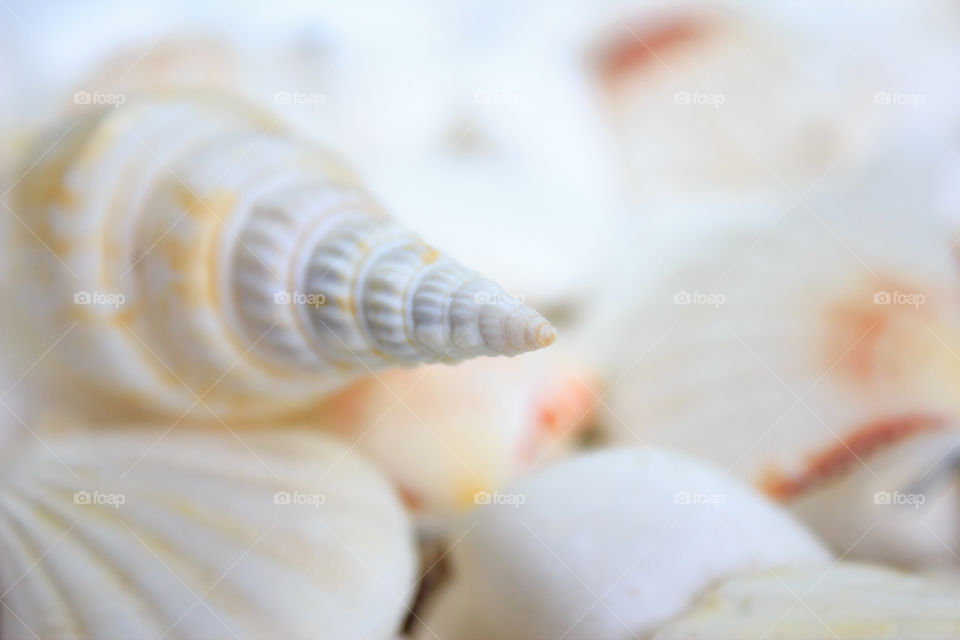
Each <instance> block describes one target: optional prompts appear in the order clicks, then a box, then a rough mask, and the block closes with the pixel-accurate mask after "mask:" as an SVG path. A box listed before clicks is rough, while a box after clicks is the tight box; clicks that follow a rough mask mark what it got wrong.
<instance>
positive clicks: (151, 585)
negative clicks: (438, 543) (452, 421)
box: [0, 428, 415, 640]
mask: <svg viewBox="0 0 960 640" xmlns="http://www.w3.org/2000/svg"><path fill="white" fill-rule="evenodd" d="M21 444H23V446H22V447H20V448H16V447H14V448H12V449H8V450H7V452H6V456H7V458H6V461H5V463H4V467H3V471H2V473H0V576H2V589H3V593H4V598H3V602H4V611H3V614H2V616H0V618H2V625H3V626H2V633H3V637H4V638H10V639H11V640H13V639H18V638H37V637H40V638H44V639H50V640H55V639H56V640H73V639H76V638H87V639H90V640H96V639H104V640H107V639H110V640H113V639H114V638H159V637H166V638H238V637H239V638H263V637H283V638H311V639H314V638H319V637H323V638H332V639H333V638H336V639H342V640H352V639H355V638H390V637H392V636H393V634H394V633H396V631H397V629H398V627H399V624H400V623H401V621H402V618H403V616H404V615H405V612H406V607H407V604H408V602H409V600H410V598H411V597H412V588H413V577H414V576H413V572H414V567H415V550H414V543H413V539H412V530H411V527H410V523H409V520H408V518H407V516H406V515H405V513H404V511H403V508H402V506H401V505H400V503H399V501H398V499H397V498H396V496H395V494H394V492H393V491H392V489H391V488H390V487H389V485H388V484H387V482H386V481H385V480H384V479H383V478H382V476H380V475H379V474H378V473H376V472H375V471H374V470H373V469H372V468H370V467H369V466H368V465H367V464H366V463H365V462H363V461H362V460H360V459H359V458H358V457H357V456H355V455H353V454H351V453H350V452H349V451H348V450H347V449H346V448H345V447H344V446H343V445H342V444H340V443H339V442H337V441H335V440H332V439H328V438H323V437H318V436H316V435H308V434H306V433H297V432H293V431H276V430H270V431H269V432H268V433H264V432H243V433H239V434H236V435H234V434H229V433H226V432H219V433H206V432H203V431H200V430H196V429H188V430H176V429H174V430H170V431H167V430H164V429H149V428H137V429H130V430H117V431H96V432H89V433H83V434H76V435H70V434H63V435H56V434H49V433H42V434H40V437H39V438H38V439H33V438H27V439H26V441H25V442H22V443H21Z"/></svg>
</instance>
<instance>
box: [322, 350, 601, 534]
mask: <svg viewBox="0 0 960 640" xmlns="http://www.w3.org/2000/svg"><path fill="white" fill-rule="evenodd" d="M598 393H599V389H598V388H597V383H596V382H595V376H594V375H593V374H592V372H590V371H589V370H588V369H587V368H586V367H583V366H576V365H575V364H569V363H567V362H563V363H561V362H559V361H558V360H556V359H555V356H554V353H553V352H552V350H551V351H543V352H539V353H536V354H530V355H529V356H527V357H524V358H512V359H510V358H494V359H479V360H473V361H470V362H464V363H461V364H459V365H457V366H456V367H452V368H451V367H443V366H439V365H427V366H424V367H419V368H416V369H411V370H398V371H389V372H384V373H381V374H378V375H377V376H375V377H370V378H367V379H364V380H363V381H361V382H358V383H357V384H355V385H353V386H352V387H349V388H348V389H347V390H345V391H343V392H341V393H340V394H337V395H336V396H334V397H333V398H332V399H331V400H329V401H328V403H326V404H325V405H324V406H323V407H322V408H321V411H320V413H319V414H318V417H317V421H318V422H320V423H322V424H323V425H324V428H326V429H330V430H334V431H336V432H337V433H338V434H339V435H341V436H342V437H343V438H344V439H347V440H350V441H352V442H356V443H357V446H358V449H360V450H361V451H364V452H365V453H367V454H368V455H369V456H370V457H371V458H372V459H374V460H375V461H376V462H377V464H378V465H379V466H380V467H381V468H382V469H384V470H385V471H386V472H387V474H388V475H389V476H390V477H391V478H392V479H393V481H394V483H395V484H396V485H397V486H398V487H399V488H400V489H401V491H402V492H403V495H404V496H405V497H406V498H407V500H408V503H409V504H410V506H411V507H413V508H414V509H415V510H416V511H418V512H419V513H421V514H427V515H449V514H452V513H457V512H459V511H460V510H462V509H464V508H466V507H472V506H474V505H475V504H477V501H478V500H481V501H482V500H483V499H484V498H485V497H486V496H487V495H490V493H491V492H493V491H496V490H498V489H501V488H503V487H504V486H505V485H507V484H508V483H509V482H511V481H513V480H515V479H516V478H518V477H520V476H521V475H523V474H525V473H527V472H528V471H529V470H530V469H532V468H535V467H537V466H538V465H540V464H542V463H544V462H545V461H547V460H552V459H555V458H557V457H558V456H560V455H563V454H567V453H569V452H570V451H571V449H572V446H573V444H574V443H575V442H576V437H577V436H578V435H580V434H581V433H582V432H583V430H584V429H585V428H587V427H589V426H591V422H592V420H591V418H592V415H593V406H594V404H595V402H596V400H597V397H598Z"/></svg>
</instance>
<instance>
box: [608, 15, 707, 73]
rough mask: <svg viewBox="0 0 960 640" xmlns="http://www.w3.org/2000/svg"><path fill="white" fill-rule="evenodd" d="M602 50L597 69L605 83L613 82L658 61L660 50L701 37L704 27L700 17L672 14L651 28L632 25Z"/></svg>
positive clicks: (672, 47)
mask: <svg viewBox="0 0 960 640" xmlns="http://www.w3.org/2000/svg"><path fill="white" fill-rule="evenodd" d="M632 31H633V33H638V34H639V35H638V36H635V35H633V33H630V34H628V35H627V36H626V37H623V38H620V39H618V40H616V41H615V42H614V43H613V44H611V45H610V46H608V47H607V48H605V49H604V50H603V51H601V53H600V55H599V56H598V62H597V69H598V71H599V73H600V76H601V77H602V78H603V79H604V80H605V81H606V82H608V83H610V84H612V85H616V84H618V83H619V82H620V80H621V79H622V78H623V77H624V76H625V75H626V74H627V73H629V72H631V71H635V70H637V69H642V68H643V67H645V66H647V65H651V64H654V63H658V62H659V61H658V58H659V57H661V55H662V54H664V53H666V52H668V51H670V50H671V49H676V48H677V47H680V46H683V45H685V44H687V43H690V42H692V41H694V40H697V39H698V38H700V37H702V36H703V34H704V33H706V28H705V25H704V24H703V22H702V21H701V20H700V19H693V18H690V17H681V18H673V19H671V20H669V21H665V22H662V23H660V24H659V25H657V26H655V27H653V28H646V29H639V30H638V29H633V30H632Z"/></svg>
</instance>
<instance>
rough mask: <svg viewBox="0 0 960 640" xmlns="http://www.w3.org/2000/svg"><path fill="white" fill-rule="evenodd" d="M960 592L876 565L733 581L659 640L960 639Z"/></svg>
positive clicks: (760, 575) (757, 575)
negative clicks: (765, 639) (747, 639)
mask: <svg viewBox="0 0 960 640" xmlns="http://www.w3.org/2000/svg"><path fill="white" fill-rule="evenodd" d="M958 600H960V589H958V588H957V586H956V585H950V584H948V583H942V582H937V581H935V580H926V579H923V578H919V577H915V576H911V575H907V574H902V573H899V572H895V571H891V570H889V569H882V568H879V567H873V566H870V565H859V564H848V563H840V564H836V565H832V566H830V567H827V568H809V567H804V568H790V569H778V570H775V571H772V572H764V573H753V574H747V575H744V576H737V577H735V578H731V579H730V580H727V581H725V582H723V583H721V584H720V586H718V587H717V588H715V589H713V590H711V591H710V592H709V593H708V594H706V595H705V596H703V597H702V598H701V599H700V600H699V601H698V602H697V604H696V606H694V607H692V608H691V609H690V610H688V611H687V612H685V613H684V614H683V615H681V616H680V617H679V618H678V619H677V620H675V621H672V622H669V623H667V624H666V625H665V626H664V627H663V628H662V629H660V630H659V631H658V632H657V633H656V634H655V635H654V636H653V640H743V639H744V638H778V639H780V640H807V639H809V638H842V639H843V640H894V639H899V638H903V639H906V638H909V639H910V640H943V639H945V638H956V637H958V636H960V609H958V608H957V602H958Z"/></svg>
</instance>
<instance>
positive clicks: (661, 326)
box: [590, 143, 960, 562]
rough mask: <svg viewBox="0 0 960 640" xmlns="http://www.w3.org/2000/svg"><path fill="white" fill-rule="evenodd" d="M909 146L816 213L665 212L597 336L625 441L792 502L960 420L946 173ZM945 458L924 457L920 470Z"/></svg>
mask: <svg viewBox="0 0 960 640" xmlns="http://www.w3.org/2000/svg"><path fill="white" fill-rule="evenodd" d="M898 145H899V143H898ZM898 145H894V146H893V147H892V148H890V149H888V151H887V153H886V154H885V156H886V157H888V158H891V159H892V160H891V161H890V162H889V163H888V164H887V165H885V166H878V167H872V168H869V169H868V170H864V173H863V175H862V176H860V177H858V178H857V179H855V180H851V181H850V182H842V183H840V184H838V185H837V186H836V187H832V188H831V189H830V190H827V191H825V192H823V193H817V194H814V195H812V196H808V199H807V204H808V206H809V209H808V208H807V207H804V206H802V205H801V206H799V207H798V208H797V209H795V210H792V211H791V210H785V211H783V212H782V213H781V214H780V215H779V216H776V215H774V216H771V215H770V214H771V213H773V212H771V211H770V210H760V211H756V212H739V213H738V212H729V211H714V212H712V215H704V212H698V211H695V212H676V215H674V216H672V217H670V218H668V217H666V216H664V217H661V219H660V220H657V221H651V223H650V225H649V226H648V228H647V233H645V235H644V240H645V245H644V246H643V247H635V248H634V249H635V250H634V252H633V254H632V255H633V260H634V264H633V265H632V267H631V268H628V269H625V273H624V275H623V277H622V279H620V280H617V281H616V282H614V283H613V284H612V285H611V287H610V289H609V293H608V295H609V298H608V303H607V305H608V306H607V308H608V311H609V313H608V314H607V317H606V320H604V321H599V322H598V324H597V326H595V327H593V328H592V329H591V332H590V333H591V336H592V339H593V340H594V342H593V345H594V346H595V347H596V346H599V345H601V344H603V345H605V346H604V347H603V348H602V349H600V350H601V351H603V352H604V353H606V354H607V356H608V360H607V362H606V368H605V369H604V371H605V374H606V376H607V377H608V379H609V380H611V381H615V382H614V383H613V385H612V388H611V389H610V392H609V396H608V401H607V405H608V406H609V409H610V410H609V412H607V414H606V420H605V427H607V429H608V432H609V433H610V434H611V436H612V438H613V439H614V440H616V441H618V442H625V443H626V442H642V443H649V444H660V445H663V446H669V447H674V448H677V449H680V450H683V451H686V452H689V453H691V454H694V455H697V456H701V457H703V458H704V459H707V460H711V461H713V462H715V463H717V464H718V465H720V466H722V467H723V468H725V469H729V470H730V471H731V472H732V473H735V474H736V475H738V476H740V477H742V478H744V479H746V480H748V481H749V482H751V483H754V484H756V485H758V486H760V487H762V488H764V489H765V490H767V491H768V492H769V493H770V494H771V495H774V496H777V497H780V498H784V499H789V498H792V497H796V496H799V495H801V494H803V493H804V492H805V491H807V490H808V489H810V488H812V487H815V486H818V485H820V484H822V483H823V482H826V481H829V480H830V479H832V478H835V477H837V476H840V475H842V474H843V473H845V472H847V471H850V470H852V469H857V468H860V467H861V466H862V467H865V468H866V469H868V470H869V469H870V468H871V466H872V463H871V456H872V455H874V454H876V453H877V452H878V451H879V450H881V449H883V448H884V447H886V446H887V445H888V444H889V443H891V442H896V441H902V440H904V439H907V438H910V437H912V436H915V435H917V434H919V433H929V432H932V431H934V430H936V429H938V428H942V427H943V426H944V425H945V424H947V423H949V422H951V421H952V420H953V419H954V418H955V417H957V416H960V402H958V400H957V394H956V387H957V384H958V382H960V359H958V358H957V357H956V354H957V353H960V332H958V331H957V329H956V327H957V326H958V323H960V301H958V299H957V296H956V294H955V292H956V291H957V290H958V288H960V272H958V269H957V267H956V264H955V261H954V259H953V258H952V255H951V245H952V244H953V242H954V238H955V236H954V234H953V233H952V228H953V225H952V223H951V222H950V221H949V220H948V216H947V215H946V213H945V211H944V210H942V209H940V208H939V207H940V206H941V204H940V203H938V202H937V201H936V198H937V197H938V195H937V194H938V192H939V191H940V190H941V189H942V187H943V183H942V182H940V179H941V177H942V171H941V167H936V166H935V167H933V168H931V167H930V165H929V163H928V162H923V161H920V160H918V159H917V156H914V155H911V152H910V151H911V150H910V149H909V148H906V147H902V146H898ZM925 151H927V152H929V153H928V155H931V156H935V157H936V158H937V160H938V161H939V160H940V159H941V158H940V156H939V155H938V154H935V153H932V152H930V150H929V149H928V150H925ZM948 210H949V208H948ZM906 212H910V215H906ZM627 290H629V291H630V292H631V297H630V298H629V299H625V298H624V295H623V292H624V291H627ZM598 315H603V314H601V313H599V312H598ZM613 318H616V319H615V320H614V319H613ZM929 463H930V461H929V456H925V457H921V458H917V459H915V460H913V461H912V462H911V463H910V464H913V465H914V469H915V476H916V477H917V478H919V477H920V476H922V475H923V474H924V472H925V471H926V470H927V468H928V467H929ZM868 472H870V473H871V474H873V473H874V472H871V471H868ZM901 490H902V488H901ZM861 499H862V500H863V504H867V501H872V499H873V496H872V492H871V494H870V495H864V496H861ZM837 508H838V509H839V508H842V507H840V506H839V505H837ZM847 508H856V506H855V505H854V504H848V505H847ZM862 533H864V531H863V530H861V531H859V532H853V533H852V535H854V536H857V535H860V534H862ZM938 535H942V536H946V537H945V538H944V539H945V540H947V539H948V538H949V537H950V536H952V535H953V533H952V532H951V531H942V532H938ZM827 537H831V538H832V537H833V536H827ZM951 544H952V543H951ZM838 550H839V551H844V550H845V548H840V549H838ZM878 559H882V558H878ZM932 561H933V562H937V560H936V559H932Z"/></svg>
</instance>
